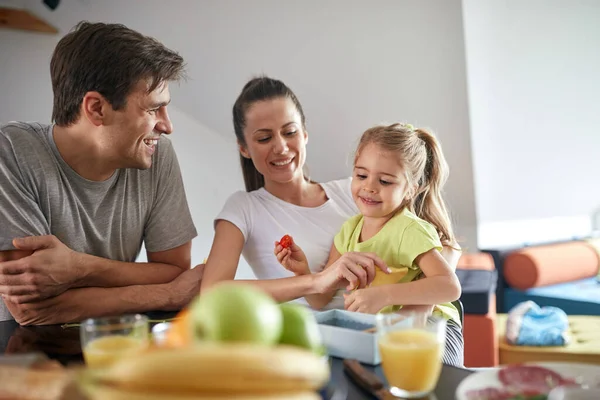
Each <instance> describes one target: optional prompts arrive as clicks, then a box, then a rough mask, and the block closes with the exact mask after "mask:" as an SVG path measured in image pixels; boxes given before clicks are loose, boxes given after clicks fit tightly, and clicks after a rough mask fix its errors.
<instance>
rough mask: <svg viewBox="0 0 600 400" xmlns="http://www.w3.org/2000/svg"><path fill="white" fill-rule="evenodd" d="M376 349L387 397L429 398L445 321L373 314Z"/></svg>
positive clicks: (415, 315)
mask: <svg viewBox="0 0 600 400" xmlns="http://www.w3.org/2000/svg"><path fill="white" fill-rule="evenodd" d="M376 326H377V345H378V347H379V353H380V355H381V365H382V367H383V373H384V375H385V377H386V379H387V381H388V384H389V388H390V393H391V394H392V395H393V396H394V397H400V398H405V399H412V398H420V397H425V396H427V395H429V394H430V393H431V392H432V391H433V389H434V388H435V385H436V384H437V381H438V379H439V377H440V372H441V370H442V355H443V351H444V346H445V343H446V320H445V319H443V318H437V317H429V318H427V315H426V314H423V313H416V312H415V313H406V314H402V315H400V314H395V313H386V314H377V316H376Z"/></svg>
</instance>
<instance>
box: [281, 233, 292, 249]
mask: <svg viewBox="0 0 600 400" xmlns="http://www.w3.org/2000/svg"><path fill="white" fill-rule="evenodd" d="M279 244H280V245H281V247H283V248H284V249H287V248H288V247H290V246H291V245H292V237H291V236H290V235H284V236H283V237H282V238H281V240H280V241H279Z"/></svg>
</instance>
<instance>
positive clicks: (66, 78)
mask: <svg viewBox="0 0 600 400" xmlns="http://www.w3.org/2000/svg"><path fill="white" fill-rule="evenodd" d="M184 67H185V65H184V61H183V58H182V57H181V56H180V55H179V54H178V53H177V52H175V51H173V50H170V49H168V48H166V47H165V46H164V45H163V44H162V43H160V42H159V41H158V40H156V39H154V38H151V37H148V36H144V35H142V34H141V33H139V32H136V31H134V30H132V29H129V28H127V27H126V26H124V25H120V24H105V23H90V22H86V21H83V22H80V23H79V24H77V25H76V26H75V27H74V28H73V30H72V31H71V32H69V33H68V34H67V35H66V36H64V37H63V38H62V39H61V40H60V41H59V42H58V44H57V46H56V48H55V49H54V53H53V54H52V61H51V62H50V75H51V78H52V90H53V92H54V107H53V110H52V120H53V121H55V122H56V124H57V125H60V126H69V125H71V124H73V123H74V122H76V121H77V119H78V118H79V112H80V106H81V102H82V100H83V97H84V96H85V94H86V93H87V92H90V91H96V92H98V93H100V94H101V95H102V96H104V97H105V98H106V100H107V101H108V102H109V103H110V104H111V105H112V107H113V109H115V110H120V109H122V108H123V107H125V103H126V99H127V96H128V95H129V94H130V93H131V91H132V90H133V88H134V86H135V85H136V84H137V83H138V82H139V81H140V80H142V79H143V80H146V81H147V82H148V93H150V92H152V91H153V90H154V89H156V88H157V87H158V86H159V85H160V84H162V83H163V82H165V81H175V80H179V79H180V78H182V77H183V75H184Z"/></svg>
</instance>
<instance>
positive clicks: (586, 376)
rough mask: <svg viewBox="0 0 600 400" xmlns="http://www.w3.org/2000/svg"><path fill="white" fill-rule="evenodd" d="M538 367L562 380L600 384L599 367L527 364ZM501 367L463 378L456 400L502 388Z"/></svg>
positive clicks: (569, 364) (566, 364) (589, 365)
mask: <svg viewBox="0 0 600 400" xmlns="http://www.w3.org/2000/svg"><path fill="white" fill-rule="evenodd" d="M526 365H538V366H540V367H544V368H548V369H550V370H552V371H555V372H557V373H559V374H560V375H561V376H562V377H563V378H567V379H569V378H570V379H577V381H578V382H581V383H582V384H587V385H590V386H596V385H598V384H600V365H593V364H577V363H527V364H526ZM501 368H502V367H499V368H492V369H486V370H483V371H478V372H475V373H473V374H471V375H469V376H468V377H467V378H465V379H464V380H463V381H462V382H461V383H460V384H459V385H458V388H457V389H456V400H470V399H469V398H468V397H467V392H469V391H471V390H480V389H485V388H488V387H497V388H500V389H501V388H502V383H501V382H500V380H499V379H498V371H499V370H500V369H501Z"/></svg>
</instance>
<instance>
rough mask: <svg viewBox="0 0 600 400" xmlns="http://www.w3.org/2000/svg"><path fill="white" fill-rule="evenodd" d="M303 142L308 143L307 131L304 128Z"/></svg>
mask: <svg viewBox="0 0 600 400" xmlns="http://www.w3.org/2000/svg"><path fill="white" fill-rule="evenodd" d="M304 143H305V144H306V143H308V132H307V131H306V130H304Z"/></svg>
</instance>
